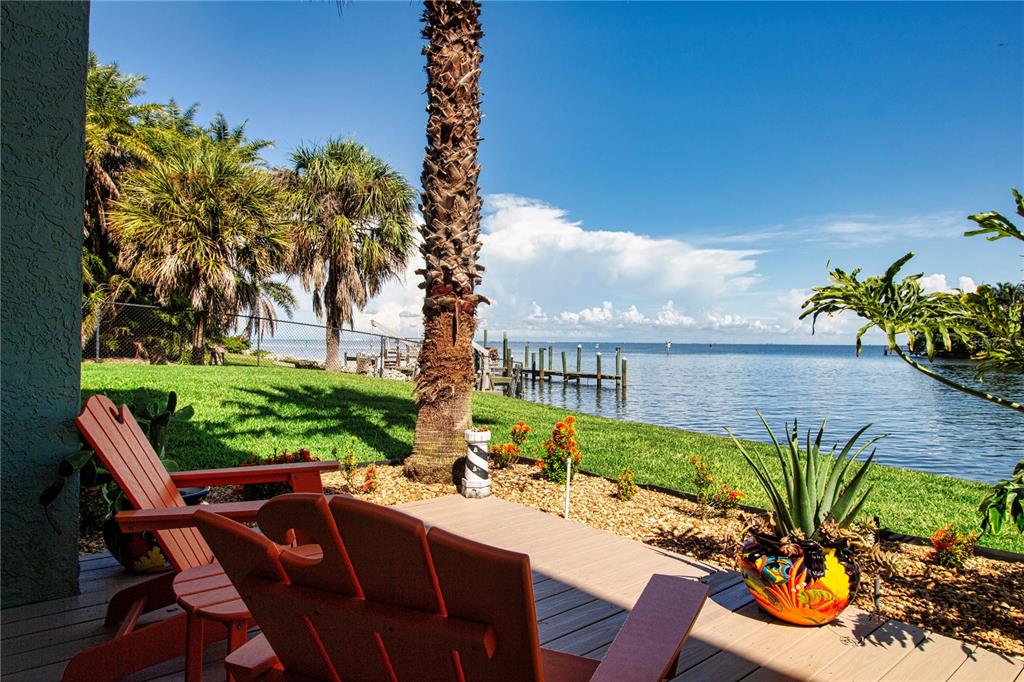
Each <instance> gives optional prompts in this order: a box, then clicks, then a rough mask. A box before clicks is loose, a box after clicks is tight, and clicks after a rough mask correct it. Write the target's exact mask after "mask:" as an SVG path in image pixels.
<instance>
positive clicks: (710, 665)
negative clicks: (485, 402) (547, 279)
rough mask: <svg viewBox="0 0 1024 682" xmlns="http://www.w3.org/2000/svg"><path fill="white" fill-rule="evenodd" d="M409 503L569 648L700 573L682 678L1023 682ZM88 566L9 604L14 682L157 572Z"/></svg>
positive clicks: (667, 555)
mask: <svg viewBox="0 0 1024 682" xmlns="http://www.w3.org/2000/svg"><path fill="white" fill-rule="evenodd" d="M401 508H402V509H403V510H405V511H407V512H408V513H410V514H413V515H414V516H418V517H420V518H422V519H423V520H424V521H425V522H426V523H428V524H429V525H436V526H439V527H442V528H445V529H447V530H450V531H452V532H455V533H459V534H461V535H465V536H466V537H469V538H472V539H475V540H478V541H481V542H486V543H488V544H493V545H497V546H501V547H507V548H509V549H513V550H516V551H521V552H524V553H527V554H529V555H530V560H531V564H532V567H533V582H534V597H535V599H536V602H537V604H536V608H537V615H538V629H539V632H540V637H541V641H542V643H543V644H544V645H545V646H549V647H551V648H553V649H557V650H559V651H565V652H569V653H574V654H578V655H585V656H590V657H592V658H600V657H601V656H602V655H604V653H605V651H607V649H608V646H609V645H610V643H611V641H612V640H613V639H614V637H615V635H616V634H617V633H618V631H619V629H620V628H621V627H622V624H623V622H624V621H625V619H626V617H627V615H628V610H629V609H630V608H631V607H632V605H633V604H634V603H635V601H636V599H637V597H638V596H639V594H640V593H641V591H642V590H643V587H644V586H645V585H646V583H647V580H648V579H649V577H650V576H651V574H653V573H665V574H669V575H680V576H685V577H689V578H692V579H700V580H702V581H703V582H705V583H706V584H707V585H708V587H709V591H710V596H709V598H708V601H707V603H706V604H705V607H704V610H703V611H702V612H701V615H700V617H699V618H698V620H697V623H696V624H695V626H694V629H693V632H692V633H691V635H690V639H689V640H688V641H687V644H686V646H685V647H684V649H683V652H682V655H681V656H680V663H679V669H678V676H677V677H675V678H674V679H677V680H701V679H708V680H716V681H718V680H722V681H724V680H735V679H741V678H742V679H743V680H744V682H764V681H765V680H783V679H786V680H791V679H810V678H812V677H814V678H815V679H823V680H830V679H842V680H847V679H849V680H853V679H870V680H876V679H887V680H918V679H920V680H932V679H934V680H943V679H956V680H1006V681H1007V682H1010V681H1012V680H1014V679H1015V678H1019V680H1018V682H1024V677H1022V675H1024V663H1022V662H1021V661H1020V660H1018V659H1014V658H1010V657H1007V656H1000V655H998V654H995V653H992V652H990V651H986V650H984V649H979V648H977V647H974V646H972V645H967V644H964V643H962V642H958V641H956V640H954V639H950V638H948V637H942V636H940V635H927V634H925V633H922V632H920V631H917V630H915V629H913V628H909V627H907V626H904V625H901V624H899V623H896V622H894V621H884V620H879V619H875V618H873V617H872V616H871V615H870V614H867V613H865V612H863V611H860V610H858V609H848V610H847V612H846V613H844V614H843V616H842V617H841V618H840V619H838V620H837V621H836V622H835V623H833V624H831V625H828V626H825V627H821V628H797V627H793V626H788V625H784V624H781V623H778V622H775V621H773V620H772V619H771V618H769V617H768V616H767V615H765V614H764V613H762V612H761V611H760V610H759V609H758V607H757V605H756V604H755V603H754V602H753V601H752V598H751V597H750V594H749V592H748V591H747V589H746V587H745V586H744V585H743V583H742V579H741V578H740V576H739V575H738V574H737V573H735V572H733V571H721V570H718V569H717V568H715V567H714V566H711V565H709V564H707V563H705V562H702V561H697V560H695V559H691V558H688V557H685V556H682V555H679V554H675V553H673V552H670V551H666V550H662V549H658V548H654V547H649V546H647V545H643V544H641V543H638V542H634V541H632V540H629V539H626V538H622V537H619V536H616V535H612V534H610V533H606V532H604V531H600V530H597V529H594V528H590V527H588V526H584V525H581V524H578V523H573V522H566V521H565V520H563V519H561V518H559V517H558V516H555V515H554V514H548V513H544V512H540V511H537V510H534V509H530V508H526V507H522V506H519V505H515V504H511V503H509V502H505V501H503V500H500V499H498V498H494V497H491V498H487V499H484V500H466V499H465V498H462V497H458V496H449V497H442V498H435V499H430V500H420V501H417V502H412V503H409V504H406V505H401ZM79 566H80V570H81V588H82V591H83V592H82V594H80V595H77V596H74V597H68V598H65V599H57V600H52V601H48V602H41V603H38V604H29V605H26V606H19V607H15V608H11V609H5V610H4V611H3V612H2V614H0V615H2V618H0V622H2V624H3V630H2V637H3V641H2V658H0V663H2V665H0V674H2V676H3V679H4V681H5V682H6V681H7V680H11V681H12V682H24V681H28V680H31V681H33V682H35V681H37V680H39V681H44V682H45V681H46V680H58V679H60V675H61V673H62V672H63V670H64V666H65V665H66V664H67V661H68V660H69V659H70V657H71V656H72V655H73V654H75V653H77V652H78V651H80V650H82V649H83V648H85V647H86V646H89V645H91V644H94V643H98V642H102V641H106V640H107V639H109V637H110V636H111V634H112V633H113V631H114V628H106V627H104V626H103V617H104V614H105V609H106V604H107V601H108V600H109V599H110V596H111V595H113V594H114V593H115V592H116V591H117V590H119V589H121V588H123V587H126V586H128V585H130V584H133V583H134V582H138V581H139V580H144V579H146V577H147V576H135V575H131V574H127V573H124V572H122V571H121V570H120V568H119V567H118V566H117V565H116V562H115V561H114V560H113V558H112V557H110V555H109V554H105V553H104V554H96V555H89V556H85V557H82V559H81V560H80V562H79ZM175 608H176V607H170V608H169V609H168V610H166V611H165V612H164V614H165V613H167V612H170V611H174V610H175ZM164 614H152V615H148V616H147V619H149V618H159V617H162V616H163V615H164ZM224 653H225V645H224V643H223V642H216V643H213V644H211V645H209V646H208V647H207V649H206V653H205V657H204V668H203V670H204V678H205V679H208V680H216V679H223V657H224ZM184 665H185V663H184V658H183V657H178V658H176V659H172V660H170V661H166V662H164V663H162V664H160V665H158V666H154V667H153V668H150V669H148V670H146V671H142V672H140V673H137V674H135V675H133V676H131V677H130V678H128V682H149V681H158V682H179V681H180V680H182V679H183V678H184Z"/></svg>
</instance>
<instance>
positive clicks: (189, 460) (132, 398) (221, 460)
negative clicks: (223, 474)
mask: <svg viewBox="0 0 1024 682" xmlns="http://www.w3.org/2000/svg"><path fill="white" fill-rule="evenodd" d="M97 394H102V395H105V396H107V397H108V398H110V400H111V402H113V403H114V404H115V405H118V406H120V405H128V406H129V409H133V410H134V407H137V406H139V405H149V404H151V403H156V404H157V405H159V406H160V408H161V409H162V408H163V406H164V405H165V404H166V403H167V391H165V390H160V389H154V388H144V387H140V388H131V389H112V388H103V389H99V390H83V391H82V404H83V405H84V404H85V401H86V400H88V399H89V398H90V397H91V396H93V395H97ZM189 404H190V403H189V401H188V400H184V399H182V398H181V396H179V402H178V409H181V408H183V407H185V406H186V405H189ZM196 413H197V414H196V416H194V417H193V418H192V419H190V420H189V421H182V420H181V419H178V420H174V421H172V422H171V424H170V426H169V427H168V429H167V458H168V459H170V460H173V461H174V463H175V464H177V465H178V466H179V467H180V468H181V469H182V470H191V469H216V468H220V467H225V466H234V465H236V464H239V463H240V462H242V461H244V460H245V459H246V458H247V457H248V456H249V455H251V454H252V453H249V452H245V451H244V450H241V449H238V448H233V447H230V446H229V445H228V444H227V443H226V441H225V440H224V438H223V435H224V431H223V430H222V429H221V428H220V427H219V423H217V422H209V421H205V420H203V418H202V415H200V414H199V410H198V409H197V410H196Z"/></svg>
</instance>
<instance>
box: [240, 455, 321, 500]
mask: <svg viewBox="0 0 1024 682" xmlns="http://www.w3.org/2000/svg"><path fill="white" fill-rule="evenodd" d="M319 461H320V458H319V457H314V456H313V454H312V453H311V452H310V451H309V450H307V449H306V448H300V449H298V450H296V451H295V452H291V453H289V452H288V451H287V450H282V451H281V453H280V454H277V455H273V456H271V457H267V458H266V459H263V458H260V457H259V456H257V455H253V456H252V457H250V458H249V459H247V460H245V461H244V462H242V463H241V464H239V465H238V466H243V467H251V466H261V465H263V464H295V463H297V462H319ZM241 487H242V490H241V493H242V498H243V499H246V500H269V499H270V498H271V497H276V496H277V495H285V494H287V493H290V492H291V491H292V487H291V485H289V484H288V483H246V484H245V485H243V486H241Z"/></svg>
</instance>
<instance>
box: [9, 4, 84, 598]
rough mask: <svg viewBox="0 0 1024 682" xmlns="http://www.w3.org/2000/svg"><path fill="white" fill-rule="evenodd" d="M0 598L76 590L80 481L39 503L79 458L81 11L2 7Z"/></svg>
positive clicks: (48, 6) (72, 6)
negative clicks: (64, 464) (62, 467)
mask: <svg viewBox="0 0 1024 682" xmlns="http://www.w3.org/2000/svg"><path fill="white" fill-rule="evenodd" d="M0 11H2V13H3V21H2V24H0V26H2V62H3V69H2V72H0V80H2V99H3V108H2V124H3V131H2V136H0V140H2V145H3V156H2V179H0V216H2V227H0V234H2V237H0V240H2V243H0V249H2V251H0V258H2V263H0V268H2V276H0V279H2V281H0V296H2V308H0V335H2V343H3V345H2V347H0V351H2V353H0V355H2V368H0V372H2V374H0V380H2V387H0V418H2V423H0V441H2V442H0V446H2V450H0V479H2V480H0V486H2V491H0V492H2V497H0V502H2V509H0V533H2V535H0V553H2V555H3V569H2V576H0V577H2V583H3V589H2V594H0V599H2V601H3V605H4V606H5V607H7V606H14V605H16V604H21V603H27V602H32V601H38V600H41V599H47V598H52V597H57V596H63V595H68V594H74V593H75V592H76V591H77V590H78V547H77V545H78V496H77V495H76V494H75V492H74V491H76V490H77V487H78V486H77V481H73V483H74V485H73V486H71V487H70V490H68V489H65V491H64V494H63V495H61V497H60V499H59V500H58V501H57V502H56V503H55V504H53V505H52V506H51V507H50V519H47V517H46V515H45V514H44V511H43V509H42V507H40V506H39V504H38V502H37V499H38V497H39V493H40V492H42V490H43V488H45V487H46V485H47V484H48V483H50V482H51V481H52V480H53V477H54V474H55V472H56V467H57V462H58V461H59V460H60V459H61V457H62V456H63V455H65V454H67V453H70V452H73V451H75V450H76V449H78V448H77V443H78V438H77V436H76V435H75V431H74V427H73V424H72V423H71V419H73V418H74V416H75V414H76V413H77V411H78V406H79V402H80V396H79V373H80V365H79V363H80V359H81V353H80V351H79V325H80V317H81V308H80V305H81V304H80V299H81V291H82V282H81V248H82V198H83V196H84V191H83V188H84V178H83V171H82V154H83V144H84V142H83V130H84V125H85V124H84V117H85V102H84V99H85V98H84V88H85V73H86V65H87V59H86V56H87V49H88V26H89V23H88V19H89V6H88V4H87V3H78V2H74V3H73V2H8V1H6V0H5V1H4V2H3V3H0Z"/></svg>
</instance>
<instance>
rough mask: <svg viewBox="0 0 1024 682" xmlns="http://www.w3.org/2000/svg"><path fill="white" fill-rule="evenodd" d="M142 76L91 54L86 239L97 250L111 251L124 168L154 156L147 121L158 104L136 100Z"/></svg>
mask: <svg viewBox="0 0 1024 682" xmlns="http://www.w3.org/2000/svg"><path fill="white" fill-rule="evenodd" d="M145 80H146V79H145V78H144V77H142V76H136V75H134V74H123V73H121V71H120V69H119V68H118V66H117V64H100V63H99V59H98V58H97V57H96V54H95V53H93V52H90V53H89V71H88V75H87V77H86V82H85V177H86V183H85V186H86V201H85V225H84V228H85V230H84V231H85V239H86V242H87V244H88V245H89V247H90V250H91V252H92V253H94V254H103V253H104V251H108V250H109V244H108V243H107V242H105V241H104V240H105V237H106V234H107V218H106V210H107V204H108V203H109V202H110V201H112V200H115V199H117V198H118V196H119V192H118V188H117V179H118V176H119V175H120V174H121V173H124V172H125V171H127V170H130V169H131V168H133V167H137V166H139V165H142V164H143V163H145V162H146V161H149V160H151V159H152V158H153V155H152V152H151V149H150V147H149V145H148V144H147V142H146V137H145V134H144V132H142V128H143V121H144V120H145V119H147V118H148V117H150V116H153V115H156V114H157V113H158V112H159V110H160V109H161V107H160V105H158V104H135V103H134V102H133V100H135V99H136V98H137V97H139V96H141V95H142V94H143V90H142V83H143V82H145Z"/></svg>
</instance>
